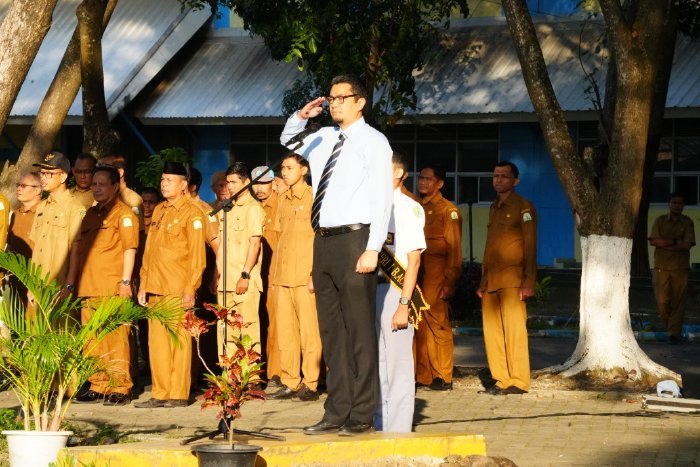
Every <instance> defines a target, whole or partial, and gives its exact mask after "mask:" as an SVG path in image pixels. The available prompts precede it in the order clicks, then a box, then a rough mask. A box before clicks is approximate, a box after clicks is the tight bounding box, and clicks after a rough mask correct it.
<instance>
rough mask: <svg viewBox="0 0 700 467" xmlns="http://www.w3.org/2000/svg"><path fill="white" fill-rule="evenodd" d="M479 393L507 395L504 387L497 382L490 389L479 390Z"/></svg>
mask: <svg viewBox="0 0 700 467" xmlns="http://www.w3.org/2000/svg"><path fill="white" fill-rule="evenodd" d="M479 394H488V395H490V396H504V395H505V393H504V392H503V389H501V388H500V387H498V386H496V385H495V384H494V385H493V386H491V387H490V388H488V389H484V390H483V391H479Z"/></svg>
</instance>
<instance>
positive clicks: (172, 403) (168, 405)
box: [151, 399, 190, 409]
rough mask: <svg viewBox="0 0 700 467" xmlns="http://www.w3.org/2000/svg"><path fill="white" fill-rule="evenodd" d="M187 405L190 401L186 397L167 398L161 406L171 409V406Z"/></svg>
mask: <svg viewBox="0 0 700 467" xmlns="http://www.w3.org/2000/svg"><path fill="white" fill-rule="evenodd" d="M151 400H153V399H151ZM188 405H190V401H189V400H187V399H168V401H167V402H166V403H165V404H163V407H166V408H168V409H172V408H173V407H187V406H188Z"/></svg>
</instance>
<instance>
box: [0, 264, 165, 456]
mask: <svg viewBox="0 0 700 467" xmlns="http://www.w3.org/2000/svg"><path fill="white" fill-rule="evenodd" d="M0 269H3V270H5V271H6V273H5V274H6V277H13V276H14V278H16V280H17V281H19V282H21V283H22V284H23V285H24V286H25V287H26V289H27V290H28V291H29V292H30V293H31V294H32V296H33V298H34V307H33V312H31V313H27V310H26V305H25V300H24V297H22V296H20V293H19V292H18V290H17V289H16V288H15V287H14V286H12V285H5V287H4V288H3V289H2V300H1V301H0V321H1V322H2V324H3V327H4V329H3V332H2V333H1V335H0V350H1V351H2V358H0V374H2V376H3V377H4V378H5V381H6V385H7V386H9V388H10V389H11V390H13V391H14V393H15V394H16V395H17V399H18V400H19V405H20V408H21V415H22V419H23V424H24V430H18V431H3V432H2V434H4V435H6V436H7V438H8V445H9V450H10V463H11V465H12V466H13V467H16V466H24V465H27V466H32V467H34V466H37V465H48V463H49V462H55V460H56V456H57V454H58V451H59V450H60V449H61V448H63V447H65V444H66V441H67V439H68V436H70V434H71V432H69V431H60V429H61V426H62V424H63V420H64V419H65V417H66V414H67V412H68V409H69V407H70V404H71V398H67V399H65V400H64V397H65V396H67V395H68V394H69V392H70V390H71V389H75V388H79V387H81V386H82V385H83V384H84V383H85V382H86V381H87V379H88V378H89V377H90V376H92V375H93V374H95V373H96V372H98V371H105V368H102V366H101V364H100V361H99V358H97V357H94V356H90V355H89V350H90V349H91V348H92V347H93V346H94V345H96V344H97V343H99V342H100V341H101V340H102V339H103V338H104V337H105V336H107V334H109V333H110V332H112V331H113V330H115V329H116V328H118V327H119V326H121V325H123V324H129V323H131V322H133V321H135V320H137V319H142V318H150V319H158V320H159V321H161V322H162V323H163V324H164V325H165V326H166V328H167V329H168V330H169V331H170V332H172V334H173V336H175V325H176V322H177V321H176V320H177V316H178V315H177V313H178V307H177V306H176V304H175V303H174V302H173V301H167V303H164V304H163V305H162V306H157V307H152V308H149V309H146V308H143V307H140V306H138V305H136V304H135V303H134V302H133V301H131V300H129V299H127V298H121V297H106V298H105V299H104V300H103V301H102V302H101V303H100V305H99V306H98V307H97V308H96V309H95V311H94V314H93V316H92V318H91V319H90V320H89V321H88V322H87V323H86V324H85V325H82V326H81V325H80V322H79V321H78V320H77V319H76V318H75V317H76V316H79V312H80V308H81V304H80V300H77V299H75V298H73V297H71V296H65V294H64V293H62V290H61V287H60V286H59V284H58V283H57V282H56V281H52V282H47V281H46V280H45V279H44V277H42V275H41V269H40V268H39V267H37V266H35V265H33V264H31V263H30V262H29V261H28V260H27V259H26V258H24V257H23V256H20V255H16V254H14V253H7V252H0ZM8 284H12V281H8ZM27 438H30V439H29V440H28V441H26V439H27ZM37 438H44V439H47V440H46V441H37ZM44 443H46V444H44ZM44 445H45V446H46V452H43V447H42V446H44ZM36 456H39V457H36Z"/></svg>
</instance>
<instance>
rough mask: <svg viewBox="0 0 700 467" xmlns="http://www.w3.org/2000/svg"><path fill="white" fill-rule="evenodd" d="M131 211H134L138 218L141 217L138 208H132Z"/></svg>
mask: <svg viewBox="0 0 700 467" xmlns="http://www.w3.org/2000/svg"><path fill="white" fill-rule="evenodd" d="M131 210H132V211H134V214H136V215H137V216H140V215H141V211H139V207H138V206H134V207H133V208H131Z"/></svg>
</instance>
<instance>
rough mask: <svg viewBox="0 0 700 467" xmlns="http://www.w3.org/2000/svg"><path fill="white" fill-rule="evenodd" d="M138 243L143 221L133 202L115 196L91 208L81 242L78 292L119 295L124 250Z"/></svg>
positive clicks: (82, 227)
mask: <svg viewBox="0 0 700 467" xmlns="http://www.w3.org/2000/svg"><path fill="white" fill-rule="evenodd" d="M138 245H139V221H138V217H137V216H136V214H135V213H134V212H133V211H132V210H131V209H130V208H129V206H127V205H126V204H124V203H123V202H121V201H120V200H118V199H114V200H112V202H110V203H108V204H106V205H99V204H97V205H95V206H93V207H91V208H90V209H88V210H87V213H86V214H85V218H84V219H83V223H82V225H81V226H80V237H79V242H78V254H79V262H80V263H79V264H80V280H79V281H78V296H79V297H101V296H108V295H115V294H116V293H117V291H118V290H119V282H120V281H121V280H122V279H123V278H122V272H123V268H124V252H125V251H127V250H131V249H134V250H135V249H136V248H137V247H138ZM128 279H130V278H128Z"/></svg>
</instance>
